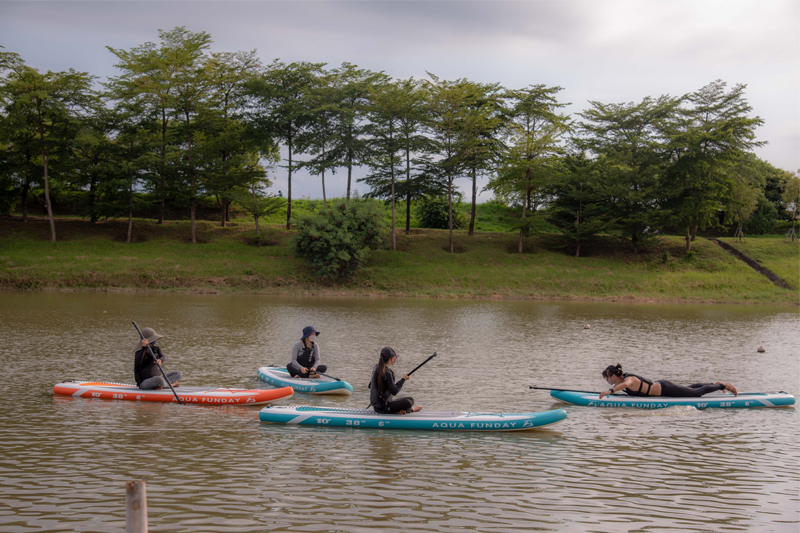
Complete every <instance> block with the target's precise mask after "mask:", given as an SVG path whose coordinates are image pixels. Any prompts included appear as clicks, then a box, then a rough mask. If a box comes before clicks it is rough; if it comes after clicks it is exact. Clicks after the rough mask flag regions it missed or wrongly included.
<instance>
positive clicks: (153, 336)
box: [134, 328, 164, 352]
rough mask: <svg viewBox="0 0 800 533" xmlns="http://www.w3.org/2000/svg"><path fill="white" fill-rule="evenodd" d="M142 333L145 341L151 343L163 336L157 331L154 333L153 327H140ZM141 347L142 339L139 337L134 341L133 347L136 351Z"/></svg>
mask: <svg viewBox="0 0 800 533" xmlns="http://www.w3.org/2000/svg"><path fill="white" fill-rule="evenodd" d="M142 335H143V336H144V338H145V339H147V342H149V343H150V344H153V343H154V342H156V341H157V340H158V339H162V338H164V335H159V334H158V333H156V330H154V329H153V328H142ZM141 347H142V341H141V339H139V340H138V341H137V342H136V346H135V347H134V351H137V352H138V351H139V348H141Z"/></svg>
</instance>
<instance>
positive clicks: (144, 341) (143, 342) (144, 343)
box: [142, 339, 150, 348]
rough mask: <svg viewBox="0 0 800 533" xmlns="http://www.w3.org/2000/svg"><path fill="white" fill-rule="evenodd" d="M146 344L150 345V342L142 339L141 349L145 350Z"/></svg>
mask: <svg viewBox="0 0 800 533" xmlns="http://www.w3.org/2000/svg"><path fill="white" fill-rule="evenodd" d="M148 344H150V341H148V340H147V339H142V347H144V348H146V347H147V345H148Z"/></svg>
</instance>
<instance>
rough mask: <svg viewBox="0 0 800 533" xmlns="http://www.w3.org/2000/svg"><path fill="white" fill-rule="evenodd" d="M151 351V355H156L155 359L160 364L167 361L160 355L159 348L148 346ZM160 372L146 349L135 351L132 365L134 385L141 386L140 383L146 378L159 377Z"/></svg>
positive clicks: (165, 357)
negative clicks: (158, 360)
mask: <svg viewBox="0 0 800 533" xmlns="http://www.w3.org/2000/svg"><path fill="white" fill-rule="evenodd" d="M150 347H151V348H152V349H153V353H154V354H155V355H156V359H161V362H162V363H164V361H166V360H167V356H166V355H164V354H163V353H161V348H159V347H158V346H155V345H153V344H151V345H150ZM160 375H161V371H160V370H159V369H158V365H157V364H156V362H155V361H154V360H153V358H152V357H151V356H150V352H149V351H148V350H147V348H144V347H143V348H140V349H138V350H137V351H136V357H135V360H134V363H133V377H134V379H136V385H137V386H138V385H141V384H142V381H144V380H146V379H147V378H152V377H154V376H160Z"/></svg>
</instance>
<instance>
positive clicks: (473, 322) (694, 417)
mask: <svg viewBox="0 0 800 533" xmlns="http://www.w3.org/2000/svg"><path fill="white" fill-rule="evenodd" d="M131 319H136V320H137V322H138V323H139V325H140V326H152V327H156V328H157V330H158V331H159V332H163V333H164V334H165V335H167V337H166V338H165V339H163V342H162V341H160V342H162V348H163V350H164V352H165V353H166V354H167V355H168V356H169V358H170V359H169V362H168V365H169V366H172V367H173V368H178V369H180V370H181V371H183V372H184V375H185V376H186V377H185V378H184V380H183V381H184V382H185V383H187V384H193V385H209V384H215V385H220V386H228V387H248V388H250V387H256V388H267V387H268V385H267V384H265V383H263V382H260V381H258V380H257V379H256V377H255V375H256V369H257V368H258V367H259V366H264V365H267V364H272V363H276V364H285V362H287V361H288V357H289V349H290V348H291V346H292V344H294V342H296V340H297V339H298V338H299V335H300V331H301V329H302V327H303V326H304V325H307V324H313V325H315V326H316V327H317V329H318V330H320V331H321V332H322V334H321V335H320V338H319V342H320V344H321V346H322V353H323V358H324V360H325V363H326V364H328V365H329V367H330V371H329V373H330V374H332V375H335V376H339V377H343V378H345V379H347V381H349V382H350V383H352V384H353V386H354V389H355V390H354V393H353V396H352V397H351V398H339V397H331V398H326V397H313V396H305V395H300V394H298V395H296V396H295V397H294V398H290V399H289V400H287V401H285V402H283V403H289V404H297V403H302V404H308V405H335V406H340V407H357V408H363V407H364V406H366V405H367V404H368V403H369V395H368V391H367V388H366V385H367V383H368V381H369V376H370V371H371V369H372V366H373V365H374V363H375V361H376V360H377V357H378V352H379V350H380V348H381V347H382V346H385V345H390V346H393V347H395V348H396V349H397V350H398V352H399V353H400V354H401V359H400V362H399V363H398V368H397V369H398V372H400V373H403V372H406V371H408V370H410V369H411V368H413V367H414V366H416V364H418V363H419V362H421V361H422V360H424V359H425V358H426V357H428V356H429V355H430V354H431V353H433V351H434V350H436V351H438V353H439V356H438V357H436V358H435V359H434V360H432V361H431V362H430V363H428V365H426V367H424V369H422V370H420V371H419V372H417V373H416V374H414V376H413V377H412V380H411V381H410V382H409V383H408V384H407V385H406V387H404V393H406V394H408V395H412V396H414V397H415V398H416V399H417V401H418V403H420V404H422V405H424V406H425V407H426V408H428V409H437V410H453V409H464V410H485V411H495V412H499V411H531V410H545V409H553V408H561V407H563V404H560V403H555V402H553V401H552V399H551V398H550V397H549V395H547V394H546V393H545V392H543V391H531V390H529V389H528V385H531V384H538V385H541V386H568V387H570V388H577V389H585V390H596V389H597V388H598V387H602V386H603V385H604V383H603V381H602V378H601V377H600V370H602V369H603V368H604V367H605V366H606V365H608V364H612V363H616V362H622V363H623V365H624V366H625V367H626V369H630V370H633V371H639V372H641V373H643V374H645V375H647V376H650V377H653V378H663V379H672V380H675V381H677V382H681V383H684V382H685V383H691V382H694V381H702V380H711V379H724V380H726V381H731V382H733V383H735V384H736V385H737V386H739V388H740V390H750V391H752V390H777V389H783V390H787V391H789V392H792V393H794V394H797V393H798V392H800V390H798V389H800V387H798V383H799V382H800V379H799V378H800V368H799V365H798V359H797V355H796V347H797V345H798V341H800V333H798V320H797V319H798V313H797V309H795V308H768V307H747V306H736V307H729V306H647V305H635V306H623V305H610V304H586V303H535V302H486V301H438V300H388V299H381V300H370V299H359V300H321V299H307V298H267V297H260V296H186V295H169V296H164V295H154V294H153V295H120V294H116V295H115V294H81V293H16V292H5V293H3V294H2V298H0V329H2V331H3V332H9V331H10V332H13V334H11V335H8V334H7V335H5V336H4V343H3V344H2V345H0V361H2V363H3V364H4V367H5V368H6V369H9V370H10V374H7V376H9V375H13V376H16V377H22V379H24V382H25V383H26V385H27V387H28V388H27V389H23V392H21V393H20V394H18V395H16V396H14V397H12V396H10V395H9V394H6V395H5V396H4V397H3V399H2V400H0V402H3V403H2V406H3V412H4V417H3V418H2V419H1V420H0V437H1V438H2V439H3V446H2V448H0V530H2V531H4V532H5V531H8V532H16V531H20V532H22V531H74V530H86V531H118V530H120V529H121V528H122V527H123V525H124V482H125V481H126V480H128V479H132V478H139V479H145V480H147V482H148V487H147V490H148V496H149V499H148V507H149V512H150V517H151V527H150V529H151V530H152V531H280V530H296V531H297V530H299V531H328V530H335V531H348V532H366V531H390V532H391V531H440V532H449V531H460V530H464V529H469V530H477V531H520V530H525V531H528V530H544V531H566V530H575V531H584V530H586V531H629V530H643V529H662V530H675V529H686V530H693V531H695V530H714V531H717V530H744V531H796V530H797V528H798V520H800V496H798V493H800V450H798V446H797V442H796V441H797V431H796V428H797V416H796V410H795V409H791V408H790V409H773V410H761V411H759V410H752V411H746V410H742V411H726V410H696V409H693V408H691V407H675V408H670V409H665V410H660V411H636V410H629V411H626V410H592V409H589V408H580V407H569V408H568V411H569V418H568V419H567V420H565V421H564V422H562V423H561V424H558V425H556V426H553V427H551V428H550V429H543V430H539V431H531V432H527V433H512V434H480V433H419V432H403V431H392V430H375V431H369V430H354V429H351V428H319V429H313V428H298V427H285V426H278V425H271V424H261V423H259V422H258V418H257V413H258V409H257V408H247V407H245V408H237V407H230V406H214V407H211V406H209V407H204V408H199V407H197V406H179V405H173V404H144V403H142V404H138V403H128V402H118V401H108V400H87V399H73V398H69V397H53V395H52V386H53V384H54V383H56V382H57V381H61V380H63V379H72V378H96V377H102V378H105V379H110V380H114V381H125V382H128V381H130V380H131V378H132V375H131V374H132V353H131V351H130V345H131V343H132V341H134V340H135V338H136V332H135V330H133V328H132V327H131V326H130V320H131ZM585 323H590V324H591V325H592V329H591V330H584V329H583V325H584V324H585ZM760 345H764V346H765V348H767V353H766V354H756V353H755V349H756V348H757V347H758V346H760ZM7 379H8V378H7ZM6 383H7V384H8V383H9V382H8V381H6ZM7 387H8V385H7Z"/></svg>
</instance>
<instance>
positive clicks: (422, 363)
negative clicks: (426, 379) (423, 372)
mask: <svg viewBox="0 0 800 533" xmlns="http://www.w3.org/2000/svg"><path fill="white" fill-rule="evenodd" d="M434 357H436V352H433V355H432V356H430V357H428V358H427V359H425V360H424V361H423V362H421V363H420V364H418V365H417V368H415V369H414V370H412V371H411V372H409V373H408V375H409V376H410V375H411V374H413V373H414V372H416V371H417V370H419V369H420V367H421V366H422V365H424V364H425V363H427V362H428V361H430V360H431V359H433V358H434Z"/></svg>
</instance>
